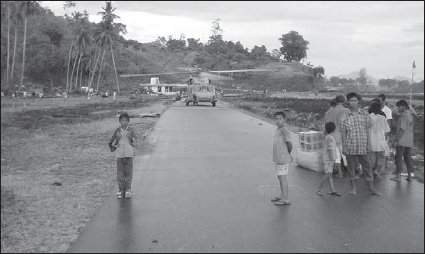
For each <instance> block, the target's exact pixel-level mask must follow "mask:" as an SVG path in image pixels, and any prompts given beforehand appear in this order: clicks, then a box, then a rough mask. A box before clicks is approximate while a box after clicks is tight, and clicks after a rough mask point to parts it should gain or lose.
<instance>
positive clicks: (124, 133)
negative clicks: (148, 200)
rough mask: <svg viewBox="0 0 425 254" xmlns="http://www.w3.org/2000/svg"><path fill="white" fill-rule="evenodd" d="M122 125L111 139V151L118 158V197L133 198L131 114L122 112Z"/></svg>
mask: <svg viewBox="0 0 425 254" xmlns="http://www.w3.org/2000/svg"><path fill="white" fill-rule="evenodd" d="M119 122H120V124H121V126H120V127H119V128H117V129H116V130H115V132H114V134H113V135H112V138H111V139H110V140H109V148H110V149H111V152H115V156H116V158H117V180H118V188H119V191H118V193H117V198H123V197H125V198H131V197H132V195H133V194H132V192H131V181H132V178H133V157H134V150H133V147H134V141H135V140H136V135H135V133H134V130H133V129H132V128H131V127H129V126H128V123H129V122H130V116H129V115H128V114H127V113H125V112H124V113H122V114H121V115H120V117H119Z"/></svg>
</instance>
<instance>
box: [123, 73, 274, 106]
mask: <svg viewBox="0 0 425 254" xmlns="http://www.w3.org/2000/svg"><path fill="white" fill-rule="evenodd" d="M176 69H180V70H183V71H182V72H164V73H152V74H121V75H120V77H123V78H127V77H143V76H159V75H179V74H189V76H190V77H189V78H188V79H186V84H187V98H186V101H185V102H186V106H189V104H190V103H193V105H198V103H199V102H209V103H211V105H212V106H213V107H215V106H216V103H217V94H216V89H215V86H214V85H212V84H211V80H233V78H232V74H233V73H234V72H258V71H271V70H269V69H244V70H223V71H202V69H201V68H190V67H176ZM214 73H218V74H219V75H217V74H214ZM220 73H228V74H229V76H228V77H226V76H221V75H220ZM192 74H193V75H195V74H196V75H197V77H195V76H193V75H192ZM164 86H167V85H164Z"/></svg>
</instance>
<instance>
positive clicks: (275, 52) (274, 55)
mask: <svg viewBox="0 0 425 254" xmlns="http://www.w3.org/2000/svg"><path fill="white" fill-rule="evenodd" d="M271 56H272V59H274V60H276V61H279V60H280V57H281V56H282V53H280V51H279V50H278V49H273V50H272V53H271Z"/></svg>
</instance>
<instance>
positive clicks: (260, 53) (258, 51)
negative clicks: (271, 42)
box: [251, 45, 267, 60]
mask: <svg viewBox="0 0 425 254" xmlns="http://www.w3.org/2000/svg"><path fill="white" fill-rule="evenodd" d="M251 54H252V55H253V57H254V59H255V60H259V58H260V57H265V56H267V49H266V46H264V45H262V46H261V47H258V46H257V45H255V46H254V48H253V49H252V50H251Z"/></svg>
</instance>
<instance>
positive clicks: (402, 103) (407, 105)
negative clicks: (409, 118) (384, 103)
mask: <svg viewBox="0 0 425 254" xmlns="http://www.w3.org/2000/svg"><path fill="white" fill-rule="evenodd" d="M395 105H396V106H397V107H399V106H405V107H406V108H409V103H407V101H405V100H399V101H397V103H396V104H395Z"/></svg>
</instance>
